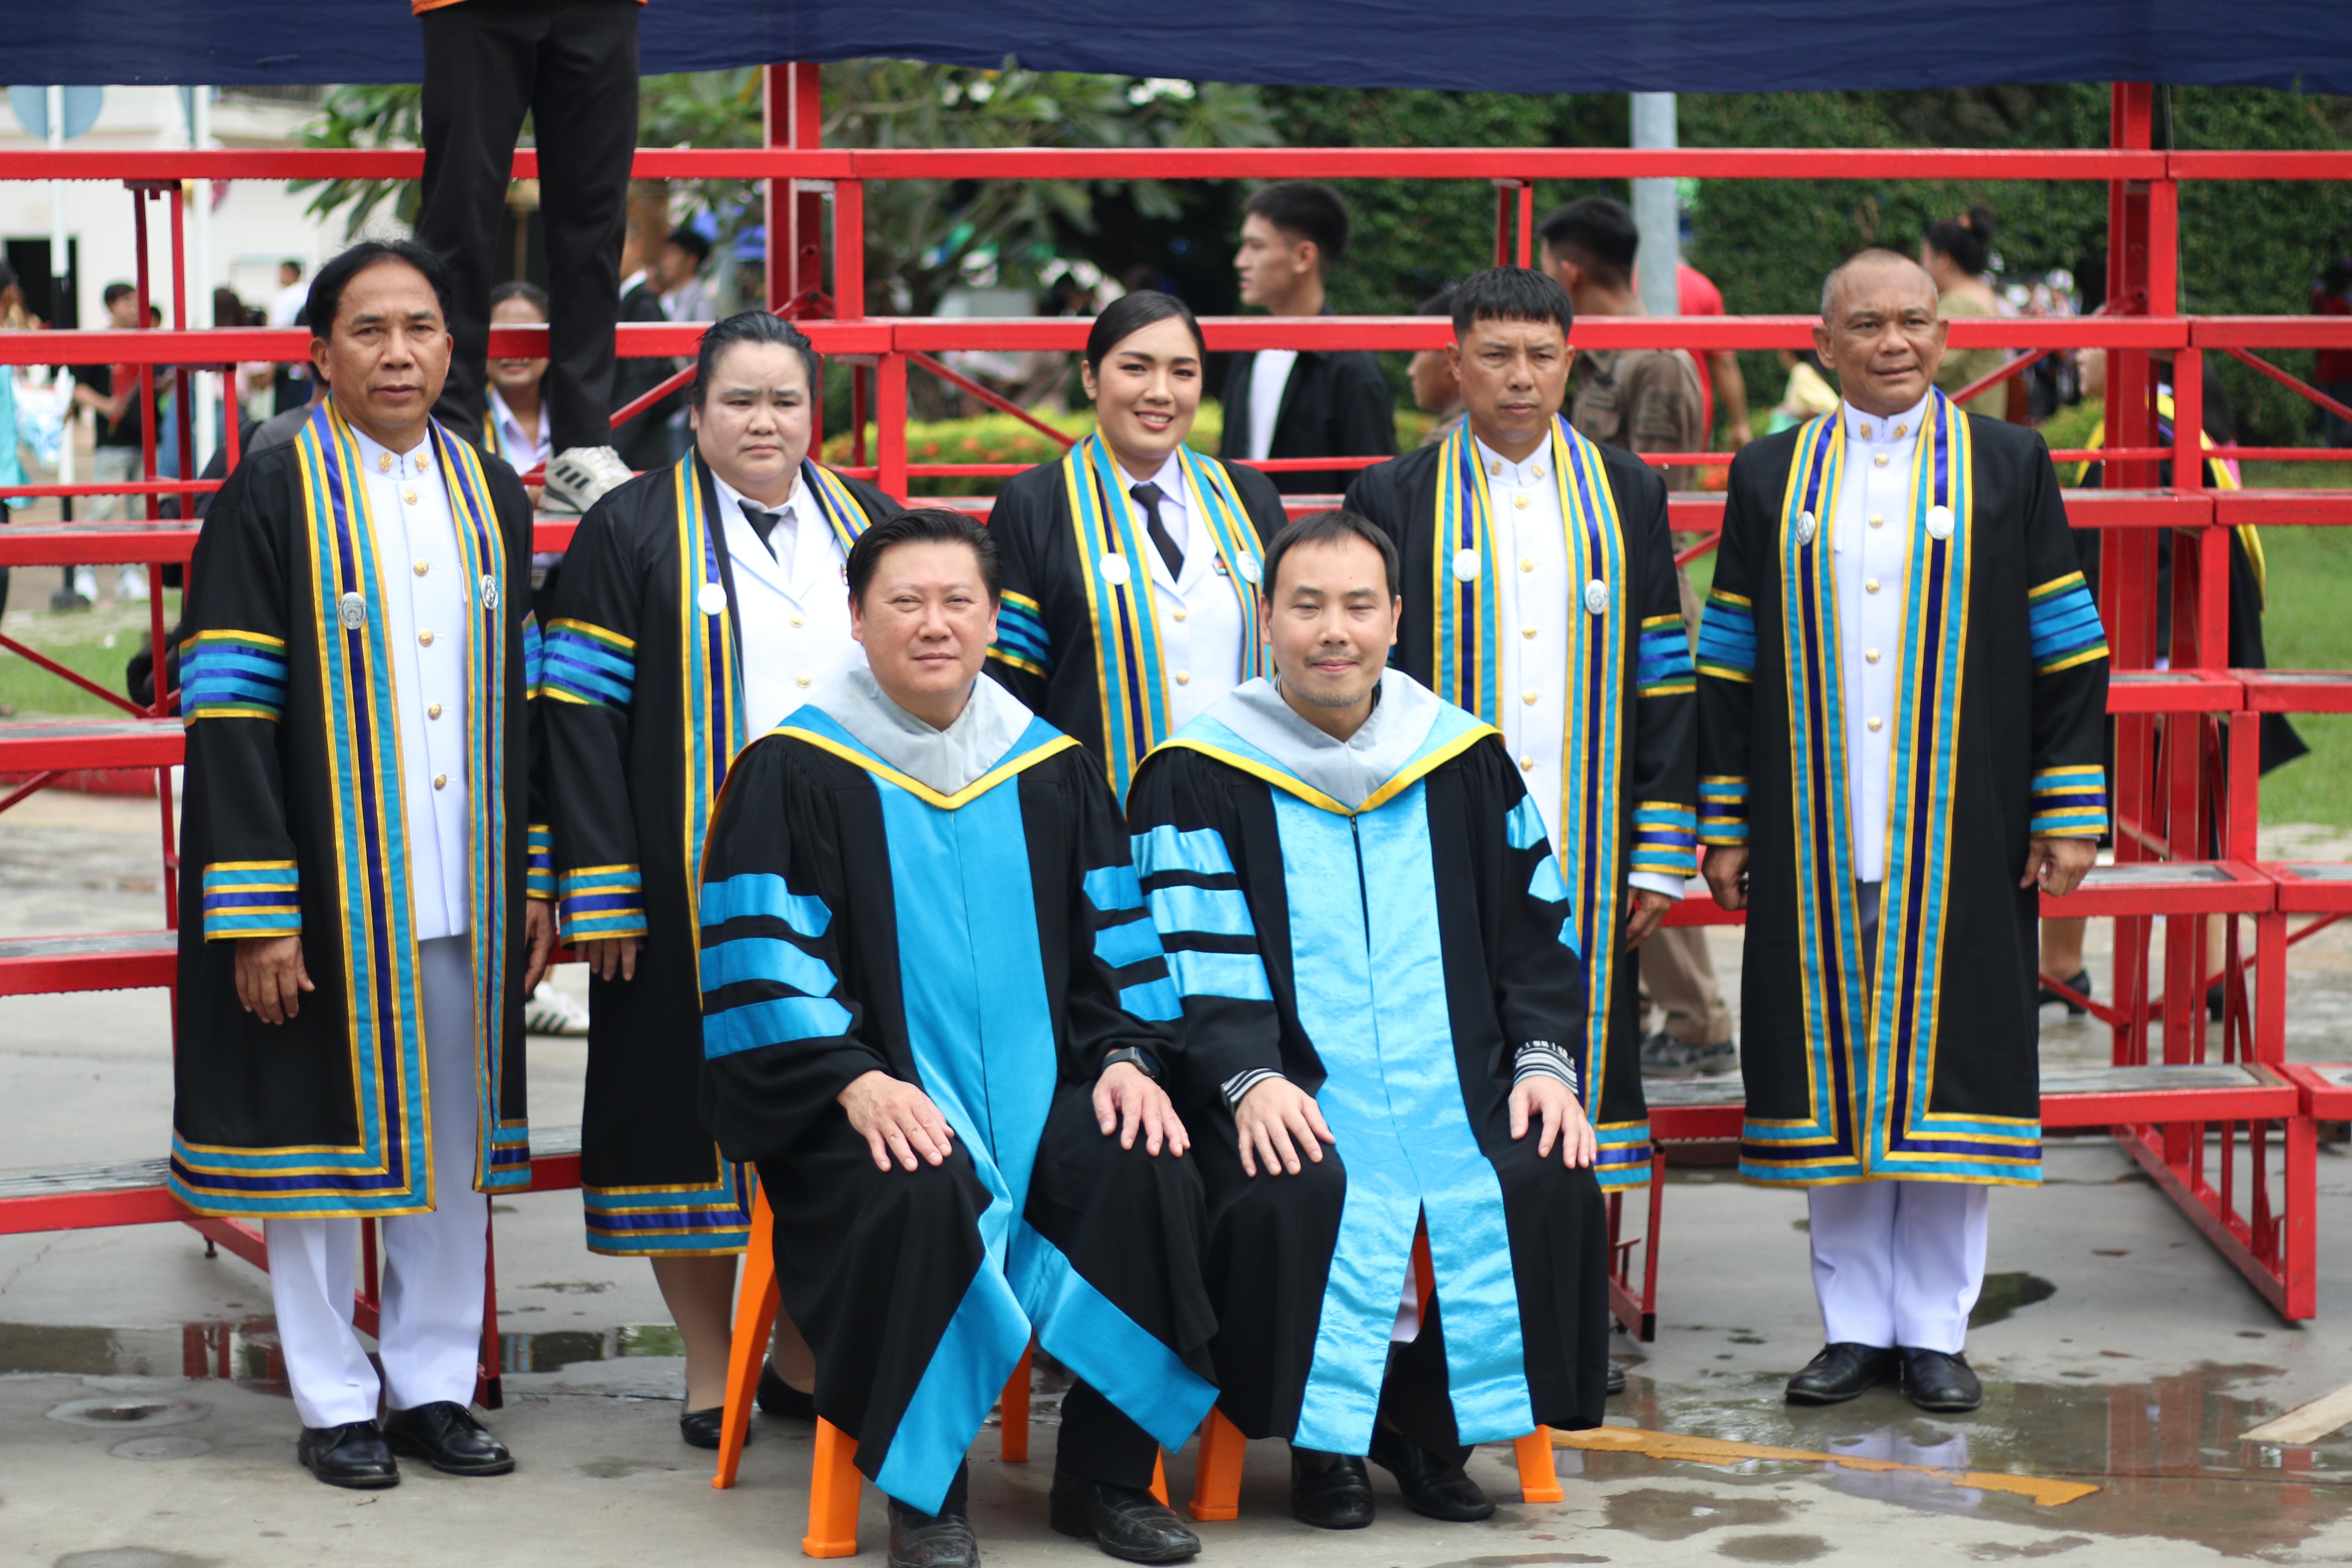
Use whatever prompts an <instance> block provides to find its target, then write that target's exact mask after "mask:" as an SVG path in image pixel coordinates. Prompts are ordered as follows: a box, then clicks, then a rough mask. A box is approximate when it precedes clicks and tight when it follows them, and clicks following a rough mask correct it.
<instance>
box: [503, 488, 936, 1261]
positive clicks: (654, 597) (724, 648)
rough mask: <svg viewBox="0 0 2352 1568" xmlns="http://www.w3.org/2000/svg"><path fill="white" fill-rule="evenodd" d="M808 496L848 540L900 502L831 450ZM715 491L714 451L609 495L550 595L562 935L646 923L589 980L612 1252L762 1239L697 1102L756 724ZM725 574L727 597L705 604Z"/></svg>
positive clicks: (592, 513) (596, 1143) (551, 743)
mask: <svg viewBox="0 0 2352 1568" xmlns="http://www.w3.org/2000/svg"><path fill="white" fill-rule="evenodd" d="M800 493H801V495H802V496H803V498H804V499H805V500H813V501H814V502H815V503H816V505H817V507H818V510H820V511H821V512H822V513H823V516H824V521H825V522H826V523H827V524H829V525H830V526H831V527H832V528H833V529H834V531H835V537H836V538H837V539H847V540H854V539H855V538H856V535H857V534H859V533H862V532H863V531H865V530H866V526H867V525H868V524H869V522H878V521H881V520H883V519H884V518H887V517H891V516H894V515H896V514H897V512H898V510H899V507H898V502H896V501H894V500H891V499H890V498H889V497H887V496H886V495H884V494H883V493H882V492H881V491H880V490H877V489H875V488H874V487H873V486H871V485H866V484H861V483H859V482H858V481H856V480H855V479H842V478H841V477H840V476H838V475H836V474H833V473H831V472H829V471H820V470H818V469H817V468H816V467H815V465H814V464H804V465H803V469H802V475H801V491H800ZM717 495H718V492H717V490H716V489H715V488H714V484H713V480H712V479H711V475H710V470H709V467H708V466H707V465H705V464H703V463H702V462H701V461H700V460H699V459H698V458H692V457H689V458H680V459H679V460H678V461H677V463H675V464H672V465H670V466H668V467H667V468H661V469H659V470H657V471H656V472H653V473H647V474H641V475H639V476H638V477H637V478H636V479H632V480H630V481H629V482H628V483H627V484H625V485H623V486H621V487H620V488H619V489H615V490H614V491H613V492H612V493H610V494H609V495H606V496H604V498H602V499H601V500H598V501H597V502H596V504H595V505H594V506H593V507H591V508H589V510H588V514H587V516H585V517H584V518H583V519H582V520H581V522H580V529H579V531H578V532H577V533H576V534H575V535H574V536H573V538H572V550H571V553H570V554H569V555H567V556H566V557H565V560H564V567H563V573H562V577H561V578H560V579H559V581H558V584H557V588H556V593H555V595H554V598H553V600H552V602H551V604H550V605H549V606H548V609H549V612H550V613H549V616H548V619H547V639H546V653H545V657H544V668H543V671H542V673H541V679H540V681H539V684H538V686H537V688H536V690H535V692H534V696H535V697H536V698H537V704H536V706H537V707H538V709H539V711H540V719H541V725H542V727H543V729H544V732H545V734H546V738H547V748H548V757H549V767H548V771H547V777H548V785H547V794H548V797H549V800H550V803H551V814H552V816H553V818H554V822H553V826H554V844H553V863H554V871H555V883H556V889H555V890H556V892H557V893H558V894H559V895H560V901H559V904H558V909H559V911H560V913H561V916H562V924H563V934H564V939H565V941H567V942H582V941H590V940H595V939H599V938H607V937H626V936H635V937H639V938H642V939H643V945H642V947H641V948H640V949H639V951H638V953H637V970H636V977H635V979H634V980H622V979H618V978H614V979H612V980H603V979H598V978H595V977H593V976H592V977H591V978H590V980H589V982H588V1011H589V1023H588V1081H587V1092H586V1098H585V1100H584V1101H583V1104H582V1107H581V1126H580V1192H581V1199H582V1202H583V1205H585V1208H586V1211H587V1226H588V1246H589V1248H590V1250H592V1251H595V1252H604V1253H612V1254H618V1255H624V1256H630V1255H643V1256H647V1257H658V1256H676V1255H690V1254H698V1253H702V1254H707V1253H719V1252H740V1251H741V1250H742V1248H743V1246H744V1244H745V1242H746V1240H747V1239H748V1237H749V1236H750V1226H751V1207H750V1192H749V1189H748V1187H747V1186H746V1184H745V1178H744V1173H742V1172H741V1171H740V1169H739V1168H737V1167H736V1166H734V1165H732V1164H730V1163H729V1162H727V1161H726V1160H724V1159H722V1158H720V1156H719V1151H718V1149H717V1148H716V1147H715V1146H714V1145H713V1144H712V1142H711V1140H710V1134H709V1131H706V1130H705V1129H704V1127H703V1125H702V1121H701V1118H700V1116H699V1115H698V1113H697V1111H696V1109H695V1092H696V1089H695V1085H696V1081H697V1078H698V1073H699V1070H700V1067H701V1061H702V1033H701V1030H702V1025H701V1018H702V995H701V984H700V981H699V979H698V976H697V973H696V965H695V953H696V948H697V945H698V931H697V927H696V923H695V889H696V886H697V862H698V858H699V857H700V855H701V853H702V840H703V830H704V828H705V827H706V826H708V825H709V815H710V805H711V802H712V800H713V799H714V798H715V797H716V795H717V794H718V790H719V783H720V781H721V780H722V779H724V777H725V776H726V770H727V764H728V763H729V762H730V760H731V759H732V758H733V757H734V755H735V753H736V752H739V751H740V750H741V749H742V747H743V745H744V744H745V742H746V739H747V737H745V735H744V734H743V732H742V730H743V716H742V703H743V699H742V679H741V672H740V660H741V658H742V632H741V628H740V626H738V624H737V621H736V611H735V608H734V606H735V605H736V603H737V601H736V598H735V578H734V572H733V567H732V564H731V563H730V561H729V559H728V555H727V537H726V529H725V528H724V527H723V526H719V525H718V523H717V521H716V519H715V517H714V516H713V513H712V509H713V508H714V507H715V506H716V505H717V504H718V503H717ZM682 498H683V499H685V500H688V501H689V502H690V503H691V504H689V505H688V506H687V507H685V508H684V509H683V510H682V509H681V506H680V501H681V499H682ZM689 559H691V560H692V561H693V562H694V564H693V566H692V568H691V569H681V563H682V562H686V561H688V560H689ZM712 582H717V583H719V584H721V586H722V588H723V590H724V595H723V598H724V603H723V604H720V603H719V597H718V596H716V595H711V596H708V598H709V604H708V605H707V604H706V597H707V595H706V594H705V591H704V590H705V584H709V583H712ZM712 606H715V607H717V608H718V611H719V613H718V614H716V615H713V614H710V613H709V608H710V607H712ZM754 738H755V737H754Z"/></svg>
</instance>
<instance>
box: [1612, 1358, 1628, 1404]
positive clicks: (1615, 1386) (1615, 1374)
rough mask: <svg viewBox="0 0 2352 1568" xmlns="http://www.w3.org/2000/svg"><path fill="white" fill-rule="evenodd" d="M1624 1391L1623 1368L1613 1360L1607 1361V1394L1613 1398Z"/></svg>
mask: <svg viewBox="0 0 2352 1568" xmlns="http://www.w3.org/2000/svg"><path fill="white" fill-rule="evenodd" d="M1624 1392H1625V1369H1624V1368H1623V1367H1622V1366H1619V1365H1618V1364H1617V1363H1615V1362H1613V1361H1612V1362H1611V1363H1609V1395H1610V1397H1611V1398H1612V1399H1613V1398H1615V1397H1616V1396H1617V1395H1618V1394H1622V1393H1624Z"/></svg>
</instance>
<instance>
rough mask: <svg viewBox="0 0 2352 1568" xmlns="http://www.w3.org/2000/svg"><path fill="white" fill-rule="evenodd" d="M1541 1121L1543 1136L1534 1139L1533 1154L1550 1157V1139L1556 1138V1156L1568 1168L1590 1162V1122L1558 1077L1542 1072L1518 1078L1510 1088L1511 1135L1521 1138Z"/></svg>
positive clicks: (1575, 1167) (1591, 1154) (1591, 1147)
mask: <svg viewBox="0 0 2352 1568" xmlns="http://www.w3.org/2000/svg"><path fill="white" fill-rule="evenodd" d="M1538 1120H1540V1121H1542V1122H1543V1136H1542V1137H1541V1138H1539V1139H1538V1140H1537V1142H1536V1153H1537V1154H1538V1155H1539V1156H1549V1154H1550V1153H1551V1145H1552V1140H1553V1139H1554V1138H1555V1137H1557V1138H1558V1139H1559V1144H1560V1150H1559V1155H1560V1159H1561V1161H1562V1163H1565V1164H1566V1165H1567V1166H1568V1167H1569V1168H1570V1170H1580V1169H1582V1168H1583V1167H1584V1166H1587V1165H1590V1164H1591V1163H1592V1159H1593V1144H1594V1139H1593V1136H1592V1123H1591V1121H1587V1120H1586V1119H1585V1115H1584V1107H1582V1106H1580V1105H1579V1104H1577V1102H1576V1096H1575V1094H1574V1093H1573V1092H1572V1091H1571V1090H1570V1089H1569V1087H1568V1085H1566V1084H1564V1083H1562V1082H1561V1081H1560V1080H1559V1079H1556V1078H1552V1077H1550V1076H1549V1075H1545V1074H1538V1075H1535V1076H1533V1077H1529V1078H1525V1079H1520V1080H1519V1081H1518V1082H1517V1084H1515V1085H1513V1086H1512V1089H1511V1136H1512V1137H1514V1138H1524V1137H1526V1136H1527V1135H1528V1127H1529V1125H1530V1124H1531V1123H1532V1122H1534V1121H1538Z"/></svg>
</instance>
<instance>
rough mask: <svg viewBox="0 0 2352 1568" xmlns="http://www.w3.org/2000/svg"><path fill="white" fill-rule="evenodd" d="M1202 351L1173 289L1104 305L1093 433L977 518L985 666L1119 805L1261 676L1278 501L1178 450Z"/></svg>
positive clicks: (1089, 357)
mask: <svg viewBox="0 0 2352 1568" xmlns="http://www.w3.org/2000/svg"><path fill="white" fill-rule="evenodd" d="M1206 353H1207V350H1206V348H1205V345H1204V343H1203V341H1202V336H1201V326H1200V323H1199V322H1198V321H1194V320H1193V319H1192V311H1191V310H1189V309H1187V308H1186V307H1185V304H1184V302H1183V301H1182V300H1179V299H1177V298H1175V297H1174V296H1173V295H1171V294H1162V293H1160V292H1158V291H1156V290H1153V289H1139V290H1138V291H1137V292H1135V293H1132V294H1129V295H1125V296H1123V297H1122V298H1120V299H1118V300H1115V301H1113V302H1112V304H1111V305H1110V307H1109V308H1108V310H1104V311H1103V313H1102V314H1101V315H1100V316H1097V318H1096V319H1095V324H1094V330H1093V331H1090V332H1089V333H1087V353H1086V387H1087V396H1088V397H1090V398H1092V399H1093V400H1094V405H1095V415H1096V419H1097V426H1096V429H1095V431H1094V433H1093V434H1091V435H1089V436H1088V437H1087V438H1086V439H1085V440H1083V441H1080V442H1079V443H1078V444H1077V445H1076V447H1072V448H1071V449H1070V451H1069V452H1068V453H1067V454H1066V456H1064V457H1063V458H1060V459H1059V460H1057V461H1055V462H1051V463H1041V464H1039V465H1038V466H1037V467H1035V468H1032V469H1030V470H1029V471H1028V472H1027V473H1024V474H1018V475H1015V476H1014V477H1013V479H1011V480H1009V481H1008V482H1007V483H1006V485H1005V487H1004V493H1003V494H1002V495H1000V496H999V497H997V499H996V507H995V510H994V511H993V512H992V514H991V515H990V517H989V531H991V532H992V534H994V535H995V536H996V539H997V541H998V543H999V546H1000V547H1001V548H1002V550H1003V555H1004V600H1003V607H1002V609H1001V610H1000V611H999V613H998V616H997V640H996V642H995V644H994V645H993V646H992V647H990V649H989V650H988V669H989V673H990V674H992V675H993V676H995V677H996V679H998V680H1000V681H1002V682H1003V684H1004V685H1005V686H1006V687H1007V688H1008V689H1010V690H1011V691H1012V692H1013V695H1014V696H1016V697H1018V698H1020V699H1021V700H1022V701H1023V702H1024V703H1026V704H1027V705H1028V706H1029V708H1030V710H1032V711H1034V712H1035V713H1037V714H1038V715H1039V716H1040V717H1042V718H1044V719H1045V721H1046V722H1048V723H1050V724H1052V725H1053V726H1054V727H1055V729H1057V730H1060V731H1062V732H1063V733H1065V734H1067V735H1070V736H1073V737H1075V738H1076V740H1077V741H1078V742H1079V743H1080V744H1081V745H1083V746H1085V747H1086V748H1087V751H1088V752H1092V753H1093V754H1094V756H1095V758H1096V760H1097V761H1098V762H1100V763H1102V764H1103V766H1104V768H1105V770H1106V771H1107V772H1108V774H1109V777H1110V783H1111V787H1112V788H1113V789H1114V790H1115V791H1117V792H1118V794H1119V795H1121V796H1122V797H1124V796H1125V795H1126V793H1127V783H1128V780H1129V777H1130V776H1131V775H1132V774H1133V773H1134V770H1135V764H1136V763H1139V762H1140V761H1142V760H1143V757H1144V755H1145V754H1146V753H1147V752H1150V750H1151V748H1152V747H1154V746H1156V745H1158V744H1159V743H1160V742H1162V741H1164V740H1166V739H1167V738H1168V737H1169V736H1170V735H1171V733H1173V732H1174V731H1176V730H1177V729H1179V728H1181V725H1182V723H1183V721H1185V720H1186V719H1188V718H1190V717H1191V716H1192V714H1194V713H1196V712H1198V711H1200V710H1202V709H1204V708H1206V707H1207V706H1208V705H1209V704H1211V703H1213V702H1214V701H1215V700H1217V699H1218V698H1220V697H1222V696H1223V695H1224V694H1225V693H1226V692H1227V691H1230V690H1231V689H1233V688H1234V687H1235V686H1237V685H1239V684H1240V683H1241V682H1242V681H1244V680H1245V679H1249V678H1250V677H1252V676H1255V675H1261V674H1264V673H1265V653H1264V650H1263V648H1262V647H1260V645H1259V643H1258V640H1257V634H1256V629H1255V628H1256V626H1257V594H1258V578H1259V575H1260V566H1259V563H1260V561H1261V560H1262V558H1263V557H1262V553H1261V552H1262V546H1261V544H1260V541H1261V540H1264V539H1270V538H1272V537H1273V536H1274V533H1275V531H1276V530H1277V529H1279V528H1280V527H1281V526H1282V523H1283V518H1284V513H1283V507H1282V497H1281V495H1280V493H1279V492H1277V491H1276V489H1275V488H1274V484H1273V481H1271V480H1270V479H1267V478H1266V477H1265V475H1264V474H1261V473H1259V472H1258V471H1257V470H1256V469H1255V468H1241V467H1238V466H1235V465H1233V464H1228V463H1223V462H1220V461H1219V460H1218V459H1216V458H1211V457H1205V456H1203V455H1202V454H1201V453H1198V452H1195V451H1193V450H1192V448H1191V447H1187V446H1186V445H1185V439H1186V437H1189V436H1190V435H1191V434H1192V421H1193V418H1194V416H1196V415H1197V414H1198V413H1199V412H1200V407H1201V389H1202V360H1203V358H1204V357H1205V355H1206Z"/></svg>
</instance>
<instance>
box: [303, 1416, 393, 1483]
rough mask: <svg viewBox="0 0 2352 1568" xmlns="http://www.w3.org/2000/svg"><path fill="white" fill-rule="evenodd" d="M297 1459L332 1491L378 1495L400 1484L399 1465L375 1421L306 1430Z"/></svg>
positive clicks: (351, 1422) (307, 1427) (314, 1427)
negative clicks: (348, 1490)
mask: <svg viewBox="0 0 2352 1568" xmlns="http://www.w3.org/2000/svg"><path fill="white" fill-rule="evenodd" d="M294 1457H295V1458H298V1459H300V1460H301V1461H302V1468H304V1469H306V1470H308V1471H310V1473H311V1474H312V1475H314V1476H316V1477H318V1478H319V1479H320V1480H322V1481H324V1482H326V1483H327V1484H328V1485H329V1486H331V1487H350V1488H352V1489H354V1490H357V1491H377V1490H381V1489H383V1488H385V1487H396V1486H398V1485H399V1484H400V1463H399V1461H398V1460H396V1459H394V1458H393V1457H392V1450H391V1448H389V1447H386V1446H385V1444H384V1440H383V1433H382V1432H380V1431H378V1430H377V1429H376V1425H375V1423H374V1422H373V1421H348V1422H345V1423H344V1424H343V1425H342V1426H305V1427H303V1428H302V1436H301V1439H300V1441H299V1442H297V1443H296V1444H295V1445H294Z"/></svg>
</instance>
